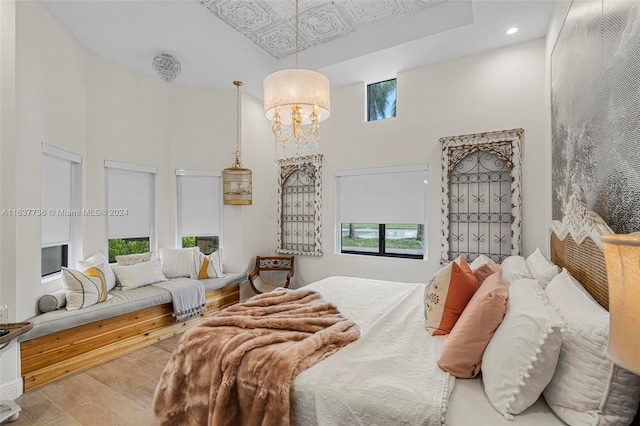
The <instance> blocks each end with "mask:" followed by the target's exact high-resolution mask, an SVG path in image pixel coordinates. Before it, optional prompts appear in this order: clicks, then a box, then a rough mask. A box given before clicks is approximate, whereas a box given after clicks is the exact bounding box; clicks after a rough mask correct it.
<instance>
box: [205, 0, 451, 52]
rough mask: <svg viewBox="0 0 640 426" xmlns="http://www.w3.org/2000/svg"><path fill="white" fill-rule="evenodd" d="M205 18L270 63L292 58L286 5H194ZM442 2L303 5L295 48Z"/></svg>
mask: <svg viewBox="0 0 640 426" xmlns="http://www.w3.org/2000/svg"><path fill="white" fill-rule="evenodd" d="M198 1H199V2H200V4H201V5H202V6H204V7H206V8H207V9H208V10H209V11H210V12H211V13H213V14H214V15H215V16H217V17H218V18H219V19H221V20H222V21H223V22H225V23H226V24H227V25H229V26H230V27H232V28H233V29H235V30H236V31H238V32H239V33H240V34H242V35H244V36H245V37H247V38H248V39H250V40H251V41H252V42H253V43H255V44H256V45H257V46H258V47H260V48H261V49H262V50H264V51H265V52H267V53H268V54H270V55H271V56H273V57H275V58H282V57H284V56H287V55H290V54H292V53H294V52H295V36H293V34H294V31H295V25H294V22H293V21H294V16H295V3H294V2H293V1H291V0H252V1H247V0H198ZM445 1H447V0H334V1H327V0H303V1H302V2H300V10H299V13H300V27H299V30H300V34H299V40H300V46H299V51H300V50H304V49H306V48H307V47H311V46H315V45H317V44H321V43H325V42H328V41H330V40H333V39H336V38H339V37H342V36H345V35H347V34H350V33H352V32H354V31H358V30H361V29H363V28H364V27H367V26H369V25H371V24H377V23H380V22H383V21H386V20H389V19H392V18H395V17H398V16H402V15H406V14H410V13H414V12H418V11H420V10H422V9H425V8H427V7H430V6H433V5H436V4H439V3H443V2H445Z"/></svg>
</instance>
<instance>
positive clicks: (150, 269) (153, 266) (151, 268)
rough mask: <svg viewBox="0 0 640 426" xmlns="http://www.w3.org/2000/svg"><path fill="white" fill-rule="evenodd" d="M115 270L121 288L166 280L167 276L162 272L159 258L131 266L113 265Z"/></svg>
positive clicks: (125, 288)
mask: <svg viewBox="0 0 640 426" xmlns="http://www.w3.org/2000/svg"><path fill="white" fill-rule="evenodd" d="M113 272H115V274H116V276H117V277H118V281H120V285H121V286H122V289H123V290H130V289H132V288H137V287H142V286H145V285H147V284H153V283H157V282H160V281H166V280H167V277H165V276H164V275H163V274H162V268H161V267H160V260H159V259H152V260H150V261H148V262H141V263H137V264H135V265H131V266H117V265H116V266H114V267H113Z"/></svg>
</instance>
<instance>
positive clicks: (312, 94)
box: [262, 68, 331, 125]
mask: <svg viewBox="0 0 640 426" xmlns="http://www.w3.org/2000/svg"><path fill="white" fill-rule="evenodd" d="M262 89H263V95H264V97H263V99H264V115H265V116H266V117H267V119H269V120H271V121H274V114H275V110H276V108H278V107H280V108H282V109H283V111H281V112H280V115H281V117H280V119H281V121H282V124H284V125H291V115H290V113H289V110H290V109H291V107H292V106H294V105H298V106H300V107H301V108H302V111H301V112H302V123H303V124H307V123H309V117H310V116H311V112H312V110H313V107H314V105H315V106H317V114H318V121H323V120H326V119H327V118H329V114H330V110H331V108H330V96H329V92H330V90H329V79H328V78H327V77H325V76H324V75H323V74H320V73H319V72H316V71H311V70H305V69H297V68H296V69H287V70H282V71H276V72H274V73H272V74H270V75H268V76H267V78H265V79H264V83H263V86H262Z"/></svg>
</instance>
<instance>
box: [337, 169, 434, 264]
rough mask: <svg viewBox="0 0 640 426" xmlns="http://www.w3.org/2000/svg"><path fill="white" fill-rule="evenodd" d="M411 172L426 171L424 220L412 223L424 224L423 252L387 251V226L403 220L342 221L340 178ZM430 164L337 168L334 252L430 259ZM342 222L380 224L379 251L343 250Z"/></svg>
mask: <svg viewBox="0 0 640 426" xmlns="http://www.w3.org/2000/svg"><path fill="white" fill-rule="evenodd" d="M410 172H423V173H424V184H425V186H424V188H423V202H424V211H423V222H422V223H415V224H414V223H411V224H414V225H416V226H419V225H423V228H422V231H423V234H422V246H423V253H422V255H419V254H411V253H389V252H387V251H386V245H387V241H386V227H387V226H388V225H391V224H398V223H403V221H389V222H386V223H376V222H375V221H368V222H367V221H358V222H349V221H345V222H343V221H342V218H341V207H342V206H341V205H340V204H341V203H340V198H341V190H342V188H341V185H342V181H341V180H340V179H339V178H342V177H349V176H358V175H361V176H366V175H383V174H386V173H410ZM427 175H428V165H427V164H426V163H421V164H409V165H401V166H387V167H375V168H365V169H351V170H336V171H335V173H334V179H335V181H334V182H335V193H334V197H335V205H334V206H335V213H334V220H335V230H336V232H335V238H334V242H335V243H334V253H335V254H351V255H353V254H355V255H363V256H378V257H391V258H404V259H414V260H425V261H426V260H427V259H428V234H427V215H428V208H427V207H428V200H429V199H428V179H427ZM342 223H345V224H347V223H373V224H377V225H378V239H379V243H378V251H377V252H365V251H358V250H343V249H342Z"/></svg>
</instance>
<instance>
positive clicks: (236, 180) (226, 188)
mask: <svg viewBox="0 0 640 426" xmlns="http://www.w3.org/2000/svg"><path fill="white" fill-rule="evenodd" d="M233 84H234V85H235V86H236V151H235V152H234V155H235V156H236V159H235V161H234V163H233V166H231V167H229V168H226V169H224V170H223V171H222V192H223V194H224V195H223V203H224V204H233V205H251V203H252V202H251V183H252V178H251V170H250V169H245V168H243V167H242V162H241V161H240V156H241V153H240V134H241V130H242V129H241V125H240V123H241V121H242V117H241V114H240V110H241V106H240V105H241V99H240V86H242V82H241V81H234V82H233Z"/></svg>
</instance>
